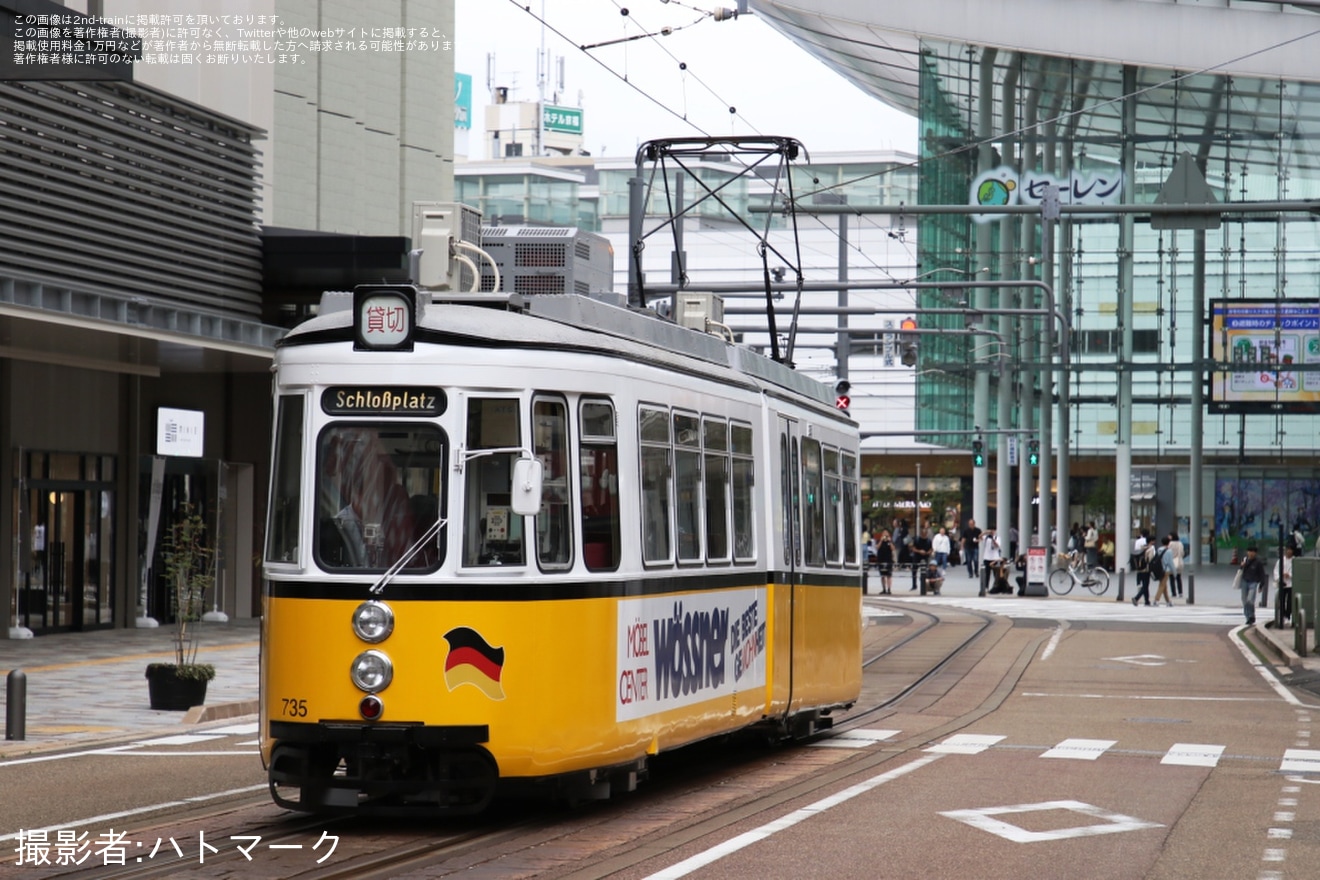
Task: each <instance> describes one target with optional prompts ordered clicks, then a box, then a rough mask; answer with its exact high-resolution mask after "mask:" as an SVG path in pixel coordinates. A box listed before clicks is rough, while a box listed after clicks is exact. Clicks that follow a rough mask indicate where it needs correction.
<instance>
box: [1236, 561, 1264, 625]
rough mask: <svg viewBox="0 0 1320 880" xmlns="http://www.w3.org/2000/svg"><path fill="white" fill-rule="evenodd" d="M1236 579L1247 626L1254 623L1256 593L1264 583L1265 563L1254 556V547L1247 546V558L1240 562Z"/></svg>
mask: <svg viewBox="0 0 1320 880" xmlns="http://www.w3.org/2000/svg"><path fill="white" fill-rule="evenodd" d="M1238 579H1239V583H1240V584H1241V589H1242V613H1243V614H1244V615H1245V616H1246V618H1247V626H1251V625H1253V624H1254V623H1255V622H1256V592H1257V591H1258V590H1259V589H1260V585H1261V584H1263V583H1264V582H1265V563H1263V562H1261V560H1260V557H1259V556H1257V555H1256V545H1255V544H1248V545H1247V558H1246V559H1244V560H1242V565H1241V567H1240V568H1239V570H1238Z"/></svg>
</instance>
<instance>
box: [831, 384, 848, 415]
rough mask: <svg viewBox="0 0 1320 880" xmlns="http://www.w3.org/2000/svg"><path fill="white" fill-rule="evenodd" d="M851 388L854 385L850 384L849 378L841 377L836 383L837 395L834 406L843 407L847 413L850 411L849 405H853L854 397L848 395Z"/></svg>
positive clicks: (835, 390) (835, 392) (835, 391)
mask: <svg viewBox="0 0 1320 880" xmlns="http://www.w3.org/2000/svg"><path fill="white" fill-rule="evenodd" d="M851 388H852V386H851V385H850V384H848V380H847V379H840V380H839V381H838V382H836V383H835V384H834V394H835V395H836V396H835V398H834V406H835V408H836V409H841V410H843V411H844V412H845V413H846V412H848V407H849V406H851V405H852V398H851V397H849V396H848V391H849V390H850V389H851Z"/></svg>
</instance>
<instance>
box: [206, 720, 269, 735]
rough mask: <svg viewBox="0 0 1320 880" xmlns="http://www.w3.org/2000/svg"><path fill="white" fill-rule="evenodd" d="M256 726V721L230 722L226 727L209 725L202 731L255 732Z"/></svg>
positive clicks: (237, 733)
mask: <svg viewBox="0 0 1320 880" xmlns="http://www.w3.org/2000/svg"><path fill="white" fill-rule="evenodd" d="M257 728H258V724H257V722H255V721H248V722H245V723H243V724H231V725H229V726H228V727H210V728H207V729H206V730H204V731H203V733H223V734H230V733H232V734H236V735H242V734H247V733H256V732H257Z"/></svg>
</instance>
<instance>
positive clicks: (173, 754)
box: [122, 749, 260, 758]
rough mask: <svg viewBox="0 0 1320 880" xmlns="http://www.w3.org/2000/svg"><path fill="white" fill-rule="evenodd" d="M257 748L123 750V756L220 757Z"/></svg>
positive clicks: (249, 752)
mask: <svg viewBox="0 0 1320 880" xmlns="http://www.w3.org/2000/svg"><path fill="white" fill-rule="evenodd" d="M259 753H260V750H259V749H244V750H234V749H226V750H220V749H210V750H207V751H204V752H139V751H133V752H123V753H122V754H123V756H124V757H125V758H221V757H224V756H225V755H247V756H252V755H256V754H259Z"/></svg>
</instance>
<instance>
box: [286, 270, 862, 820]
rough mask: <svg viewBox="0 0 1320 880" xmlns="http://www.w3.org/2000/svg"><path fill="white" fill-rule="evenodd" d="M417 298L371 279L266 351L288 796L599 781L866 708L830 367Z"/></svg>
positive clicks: (674, 334)
mask: <svg viewBox="0 0 1320 880" xmlns="http://www.w3.org/2000/svg"><path fill="white" fill-rule="evenodd" d="M413 296H414V293H413V291H412V289H411V288H406V287H405V288H387V289H365V290H364V289H361V288H360V289H359V291H358V292H356V293H355V295H354V303H353V307H352V308H347V309H340V310H337V311H332V312H329V313H326V314H322V315H321V316H319V317H317V318H314V319H312V320H310V321H308V322H306V323H304V324H303V325H301V326H300V327H298V328H297V329H295V330H294V331H292V332H291V333H290V334H289V336H288V337H287V338H286V339H285V340H284V341H283V342H282V343H281V345H280V348H279V350H278V351H277V354H276V360H275V377H276V380H275V425H276V430H275V443H274V455H273V465H272V486H271V502H270V504H271V506H270V516H269V523H268V535H267V548H266V566H265V572H266V577H267V588H266V597H265V608H264V612H265V620H264V629H263V651H262V671H261V683H262V754H263V760H264V761H265V762H266V764H267V767H268V769H269V772H270V778H271V790H272V794H273V795H274V796H275V799H276V801H277V802H279V803H281V804H283V805H286V806H290V807H292V808H295V809H302V810H308V811H321V810H338V809H347V810H361V811H370V810H376V811H381V812H388V811H396V812H409V811H412V810H414V809H418V810H422V809H427V810H438V811H449V812H471V811H474V810H478V809H481V808H482V807H484V806H485V805H486V803H487V802H488V801H489V799H490V797H491V795H492V793H493V792H494V790H495V788H496V785H497V783H505V784H507V783H514V782H524V783H528V784H531V785H534V786H541V787H542V788H544V789H545V790H547V791H551V790H554V791H558V792H567V793H570V794H576V795H594V796H600V795H605V794H608V793H609V791H610V789H611V788H614V789H616V790H617V789H618V788H620V787H623V788H629V787H631V786H632V785H633V784H634V783H635V781H636V780H637V778H639V776H641V775H643V774H644V771H645V766H646V758H647V756H649V755H652V754H655V753H657V752H659V751H661V750H665V749H669V748H674V747H677V746H680V745H684V744H687V743H690V742H694V741H696V740H699V739H702V738H706V737H709V736H713V735H717V734H721V733H726V732H729V731H732V730H736V729H740V728H744V727H748V726H752V725H763V726H766V727H767V728H768V729H769V730H771V731H772V732H774V733H776V734H783V735H788V734H802V733H806V732H810V731H811V730H814V729H816V728H818V727H820V726H827V725H828V724H829V722H830V719H829V715H830V713H831V712H833V711H835V710H838V709H840V708H842V707H845V706H848V705H850V704H851V703H852V702H853V701H854V700H855V699H856V697H857V695H858V692H859V690H860V682H861V660H860V650H861V613H860V610H861V609H860V605H861V587H860V583H861V581H860V567H859V547H858V543H859V533H860V523H859V512H860V511H859V495H858V485H857V483H858V434H857V427H856V424H855V423H854V422H852V421H851V420H850V419H849V418H848V417H847V416H846V415H845V414H843V413H841V412H839V411H837V410H836V409H835V408H834V406H833V397H832V394H831V392H830V391H829V390H828V389H827V388H826V387H825V386H823V385H821V384H820V383H819V382H815V381H814V380H811V379H809V378H806V377H804V376H802V375H800V374H798V373H795V372H793V371H792V370H791V369H788V368H787V367H785V366H783V365H780V364H777V363H774V362H773V361H770V360H769V359H766V358H763V357H761V356H759V355H757V354H755V353H753V352H751V351H749V350H747V349H745V348H742V347H739V346H736V345H733V344H731V343H728V342H725V341H724V340H723V339H721V338H718V337H716V336H713V335H710V334H705V333H699V332H695V331H692V330H688V329H685V328H682V327H679V326H677V325H675V324H673V323H671V322H668V321H666V320H664V319H662V318H659V317H657V316H655V315H654V314H653V313H651V312H646V311H634V310H629V309H626V308H621V307H618V306H613V305H608V304H604V303H601V302H599V301H596V300H593V299H589V298H586V297H580V296H576V295H567V296H546V297H533V298H528V299H526V300H522V299H520V298H518V297H506V296H497V297H490V296H486V297H483V298H481V300H480V301H474V300H473V299H472V298H464V297H456V298H454V299H453V300H452V301H432V300H431V296H430V294H422V295H421V297H420V299H419V300H418V301H417V302H416V304H415V305H414V304H413V300H412V297H413ZM537 471H539V475H538V474H537ZM529 505H530V506H529ZM529 510H530V511H533V513H532V515H522V514H521V513H519V511H529ZM549 783H554V785H553V786H551V785H549Z"/></svg>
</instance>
